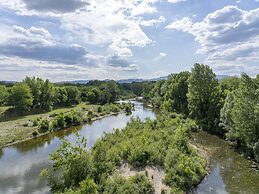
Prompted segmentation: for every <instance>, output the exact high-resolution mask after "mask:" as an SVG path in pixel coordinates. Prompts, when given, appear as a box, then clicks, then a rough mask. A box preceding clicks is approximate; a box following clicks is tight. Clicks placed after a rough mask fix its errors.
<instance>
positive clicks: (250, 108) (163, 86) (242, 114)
mask: <svg viewBox="0 0 259 194" xmlns="http://www.w3.org/2000/svg"><path fill="white" fill-rule="evenodd" d="M258 91H259V76H257V78H256V79H253V78H250V77H249V76H248V75H246V74H242V76H241V78H238V77H227V78H224V79H222V80H217V78H216V75H215V74H214V73H213V71H212V69H211V68H210V67H209V66H206V65H202V64H195V65H194V67H193V69H192V71H191V73H188V72H181V73H178V74H173V75H171V76H169V78H168V80H166V81H158V82H157V83H156V84H155V86H154V87H153V89H152V90H151V92H150V98H151V100H150V102H151V103H152V104H153V105H154V106H156V107H161V108H162V109H165V110H167V111H175V112H178V113H182V114H184V115H185V116H188V117H190V118H193V119H195V120H196V121H197V122H198V125H199V127H201V128H202V129H204V130H207V131H209V132H212V133H216V134H219V135H221V136H223V137H226V138H228V139H229V140H234V141H236V142H237V145H238V146H239V147H240V148H241V149H242V150H243V151H244V153H246V154H247V155H249V156H250V157H253V158H255V159H256V160H257V161H259V155H258V150H259V142H258V139H259V127H258V126H259V120H258V117H259V105H258V104H259V95H258Z"/></svg>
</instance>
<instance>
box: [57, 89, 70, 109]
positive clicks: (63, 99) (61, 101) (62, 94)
mask: <svg viewBox="0 0 259 194" xmlns="http://www.w3.org/2000/svg"><path fill="white" fill-rule="evenodd" d="M67 100H68V97H67V90H66V89H65V88H64V87H55V105H56V106H62V105H63V106H64V105H66V103H67Z"/></svg>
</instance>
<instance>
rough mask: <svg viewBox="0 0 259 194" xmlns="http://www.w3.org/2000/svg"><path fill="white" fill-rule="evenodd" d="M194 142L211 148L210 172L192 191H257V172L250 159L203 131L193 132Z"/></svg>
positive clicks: (255, 193)
mask: <svg viewBox="0 0 259 194" xmlns="http://www.w3.org/2000/svg"><path fill="white" fill-rule="evenodd" d="M193 137H194V142H196V143H199V144H200V145H203V146H204V147H205V148H206V149H208V150H211V152H212V154H211V157H210V158H209V164H210V171H211V172H210V173H209V175H208V176H207V177H206V178H205V179H204V180H203V181H202V182H201V184H200V185H199V186H198V187H197V189H196V191H195V192H194V193H202V194H203V193H204V194H205V193H206V194H207V193H210V194H225V193H249V194H258V193H259V173H257V172H256V171H254V170H253V169H251V167H250V165H251V163H250V161H248V160H246V159H245V158H244V157H242V156H241V155H240V154H238V153H236V152H235V150H234V149H233V148H232V147H231V146H229V145H228V144H227V143H226V142H224V141H223V140H222V139H220V138H218V137H216V136H213V135H209V134H207V133H205V132H199V133H194V134H193Z"/></svg>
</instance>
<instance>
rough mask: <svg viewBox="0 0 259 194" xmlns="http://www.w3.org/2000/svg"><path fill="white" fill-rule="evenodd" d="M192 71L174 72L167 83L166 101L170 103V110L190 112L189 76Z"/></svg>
mask: <svg viewBox="0 0 259 194" xmlns="http://www.w3.org/2000/svg"><path fill="white" fill-rule="evenodd" d="M189 77H190V73H189V72H187V71H185V72H180V73H178V74H172V75H170V76H169V77H168V79H167V81H166V83H165V89H166V91H165V100H166V101H165V102H166V103H167V105H168V104H170V107H168V108H169V110H170V111H175V112H178V113H184V114H188V101H187V95H186V94H187V93H188V78H189Z"/></svg>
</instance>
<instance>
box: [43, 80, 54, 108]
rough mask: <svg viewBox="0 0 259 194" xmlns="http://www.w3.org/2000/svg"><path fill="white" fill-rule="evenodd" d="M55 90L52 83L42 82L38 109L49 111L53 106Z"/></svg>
mask: <svg viewBox="0 0 259 194" xmlns="http://www.w3.org/2000/svg"><path fill="white" fill-rule="evenodd" d="M54 95H55V90H54V86H53V84H52V83H50V81H49V80H46V81H45V82H43V85H42V88H41V95H40V100H41V104H40V108H41V109H44V110H51V109H52V107H53V104H54V100H55V98H54Z"/></svg>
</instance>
